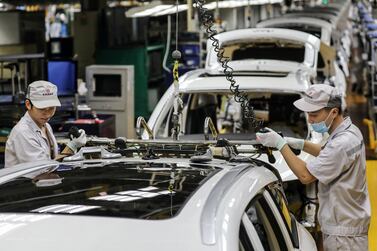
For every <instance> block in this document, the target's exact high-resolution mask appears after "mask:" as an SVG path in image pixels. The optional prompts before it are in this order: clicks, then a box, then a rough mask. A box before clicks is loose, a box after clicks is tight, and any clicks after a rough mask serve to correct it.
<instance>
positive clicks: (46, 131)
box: [5, 80, 86, 168]
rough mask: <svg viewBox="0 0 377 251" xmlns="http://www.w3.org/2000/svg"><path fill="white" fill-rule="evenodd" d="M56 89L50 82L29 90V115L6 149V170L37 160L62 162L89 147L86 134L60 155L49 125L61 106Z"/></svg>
mask: <svg viewBox="0 0 377 251" xmlns="http://www.w3.org/2000/svg"><path fill="white" fill-rule="evenodd" d="M57 92H58V88H57V86H56V85H54V84H52V83H50V82H47V81H42V80H39V81H35V82H33V83H31V84H30V85H29V86H28V90H27V94H26V100H25V106H26V109H27V111H26V113H25V115H24V116H23V117H22V118H21V120H20V121H19V122H18V123H17V124H16V125H15V126H14V127H13V129H12V131H11V132H10V134H9V137H8V139H7V142H6V146H5V167H6V168H7V167H12V166H15V165H17V164H20V163H25V162H32V161H38V160H51V159H59V158H61V157H64V156H66V155H70V154H72V153H74V152H76V151H77V149H78V148H79V147H81V146H84V145H85V144H86V134H85V131H84V130H79V132H80V136H79V137H77V138H74V137H72V138H71V140H70V141H69V142H68V144H67V147H65V148H64V150H63V151H62V153H61V154H58V145H57V142H56V139H55V137H54V134H53V132H52V128H51V126H50V125H49V123H48V121H49V120H50V119H51V117H52V116H53V115H54V114H55V111H56V107H58V106H61V105H60V101H59V99H58V96H57Z"/></svg>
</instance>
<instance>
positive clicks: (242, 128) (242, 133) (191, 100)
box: [156, 92, 308, 139]
mask: <svg viewBox="0 0 377 251" xmlns="http://www.w3.org/2000/svg"><path fill="white" fill-rule="evenodd" d="M248 97H249V100H250V104H251V105H252V107H253V108H254V114H255V117H256V119H258V120H260V121H263V124H262V125H261V126H262V127H270V128H272V129H274V130H276V131H279V132H281V133H282V134H283V135H284V136H290V137H300V138H306V137H307V134H308V128H307V121H306V116H305V114H304V113H303V112H301V111H299V110H298V109H297V108H296V107H295V106H294V105H293V102H294V101H295V100H297V99H299V98H300V95H299V94H290V93H271V92H258V93H248ZM183 101H184V109H183V112H182V113H183V114H182V117H183V120H182V129H183V132H184V135H183V136H182V137H183V138H186V139H204V123H205V119H206V118H207V117H210V118H211V120H212V122H213V124H214V125H215V127H216V129H217V132H218V133H219V134H220V137H222V138H227V139H255V132H256V131H257V130H259V129H260V128H261V126H259V127H255V125H254V124H252V123H251V121H250V120H249V119H245V118H244V116H243V114H244V110H243V109H242V107H241V105H240V104H239V103H237V102H235V100H234V97H233V96H232V95H228V94H225V93H218V94H216V93H212V94H208V93H190V94H185V95H184V96H183ZM172 110H173V109H172V108H170V111H169V112H168V113H167V115H166V117H165V118H164V120H163V122H162V123H161V125H160V126H159V127H158V128H157V130H156V137H157V138H164V137H169V136H171V129H172V126H173V124H172V120H171V118H172Z"/></svg>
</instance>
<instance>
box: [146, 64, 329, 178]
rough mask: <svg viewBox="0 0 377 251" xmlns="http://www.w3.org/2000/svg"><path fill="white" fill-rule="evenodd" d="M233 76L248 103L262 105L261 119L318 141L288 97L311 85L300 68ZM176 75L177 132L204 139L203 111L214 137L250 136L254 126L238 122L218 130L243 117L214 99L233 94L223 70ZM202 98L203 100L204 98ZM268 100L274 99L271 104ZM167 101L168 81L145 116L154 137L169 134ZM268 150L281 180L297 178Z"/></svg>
mask: <svg viewBox="0 0 377 251" xmlns="http://www.w3.org/2000/svg"><path fill="white" fill-rule="evenodd" d="M234 77H235V80H236V82H237V84H238V85H239V88H240V90H241V91H243V92H245V93H247V94H248V95H249V97H252V98H251V101H252V104H254V103H253V102H254V101H255V102H256V103H255V105H259V106H263V107H259V108H257V107H255V113H256V114H257V116H258V119H264V124H263V126H268V127H271V128H272V129H275V130H278V131H281V132H282V133H283V134H284V135H285V136H291V137H299V138H307V139H309V140H312V141H314V142H319V141H321V139H322V135H320V134H317V133H315V132H313V131H312V129H311V127H310V126H309V123H308V121H307V117H306V115H305V114H304V113H303V112H300V111H299V110H297V109H296V108H295V107H294V106H293V101H295V100H296V99H299V98H300V97H302V96H303V95H304V92H305V90H306V89H307V88H308V87H309V86H310V85H311V84H310V83H309V82H308V81H307V78H302V77H301V75H300V72H299V73H296V72H280V73H277V72H267V71H265V72H258V71H249V72H246V71H242V72H240V73H237V72H234ZM180 80H181V81H180V84H179V93H180V94H182V95H183V100H184V102H183V103H184V106H183V111H182V120H181V134H182V135H181V137H183V138H185V139H203V140H204V129H203V128H204V123H205V117H207V116H209V117H211V119H212V120H213V123H214V124H215V125H216V129H217V131H218V132H220V135H219V136H218V137H219V138H220V137H225V138H229V139H240V138H242V139H250V140H253V139H255V132H256V131H255V130H256V129H255V128H252V127H248V125H246V126H245V127H243V126H242V125H241V127H242V128H245V129H244V130H241V131H237V130H230V131H229V130H228V131H226V132H224V133H221V131H222V127H223V125H226V123H231V126H234V127H237V126H235V125H234V124H236V123H238V122H239V123H241V124H242V123H243V121H242V118H240V117H242V115H238V117H236V116H237V114H235V115H234V117H231V118H224V116H225V115H224V114H226V113H227V111H226V110H225V111H224V110H223V109H222V108H223V107H224V106H227V107H229V108H228V111H229V112H228V114H231V113H232V111H234V110H236V111H239V110H240V108H239V105H237V104H234V103H232V102H230V104H229V102H228V103H227V102H225V104H224V102H221V103H220V101H218V100H219V99H220V100H223V99H224V97H227V100H229V101H232V100H233V96H232V94H231V92H230V90H229V82H228V81H227V80H226V79H225V77H224V75H223V74H220V73H218V72H217V71H207V70H205V69H199V70H194V71H191V72H188V73H186V74H185V75H184V76H182V77H181V79H180ZM203 99H207V100H206V101H204V100H203ZM208 99H209V100H208ZM253 99H254V101H253ZM263 99H265V101H263ZM201 100H203V101H201ZM274 100H275V101H274ZM201 102H202V103H201ZM205 102H206V103H205ZM261 102H264V103H269V104H271V106H269V108H266V104H264V103H263V104H261ZM274 102H275V105H272V104H273V103H274ZM276 102H277V103H276ZM173 103H174V87H173V86H171V87H170V88H169V89H168V90H167V91H166V92H165V94H164V95H163V97H162V98H161V99H160V101H159V102H158V104H157V106H156V107H155V109H154V111H153V112H152V115H151V117H150V118H149V120H148V125H149V127H150V128H151V130H152V132H153V135H154V136H155V137H156V138H169V137H171V128H172V125H171V123H170V122H169V121H171V117H172V113H173ZM284 107H285V108H284ZM231 110H232V111H231ZM272 117H274V121H272V120H271V121H270V120H269V118H272ZM278 117H279V119H278ZM290 117H291V118H290ZM224 120H225V121H224ZM245 123H247V122H245ZM144 138H148V136H147V135H146V134H144ZM273 154H274V156H275V158H276V163H275V164H274V166H275V168H276V169H277V170H279V172H280V174H281V176H282V178H283V180H284V181H291V180H297V177H296V176H295V175H294V174H293V172H292V171H291V170H290V168H289V167H288V166H287V164H286V162H285V161H284V159H283V157H282V155H281V154H280V153H279V152H274V153H273ZM300 157H301V158H303V159H304V160H309V158H311V155H309V154H307V153H304V152H302V153H301V155H300ZM259 159H261V160H263V161H266V162H267V161H268V159H267V156H265V155H261V156H259Z"/></svg>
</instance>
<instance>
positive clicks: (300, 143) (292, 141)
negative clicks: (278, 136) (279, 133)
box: [284, 137, 305, 150]
mask: <svg viewBox="0 0 377 251" xmlns="http://www.w3.org/2000/svg"><path fill="white" fill-rule="evenodd" d="M284 139H285V140H286V141H287V143H288V145H289V146H290V147H292V148H293V149H297V150H303V149H304V143H305V140H303V139H298V138H292V137H284Z"/></svg>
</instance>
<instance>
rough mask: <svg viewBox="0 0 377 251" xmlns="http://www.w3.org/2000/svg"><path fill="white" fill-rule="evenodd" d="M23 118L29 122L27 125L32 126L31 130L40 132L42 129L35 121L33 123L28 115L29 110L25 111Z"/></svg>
mask: <svg viewBox="0 0 377 251" xmlns="http://www.w3.org/2000/svg"><path fill="white" fill-rule="evenodd" d="M24 118H25V119H26V121H27V122H28V123H29V125H31V127H32V128H33V131H36V132H42V129H41V128H39V126H38V125H37V123H35V121H34V120H33V119H32V118H31V117H30V114H29V112H26V113H25V115H24Z"/></svg>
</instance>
